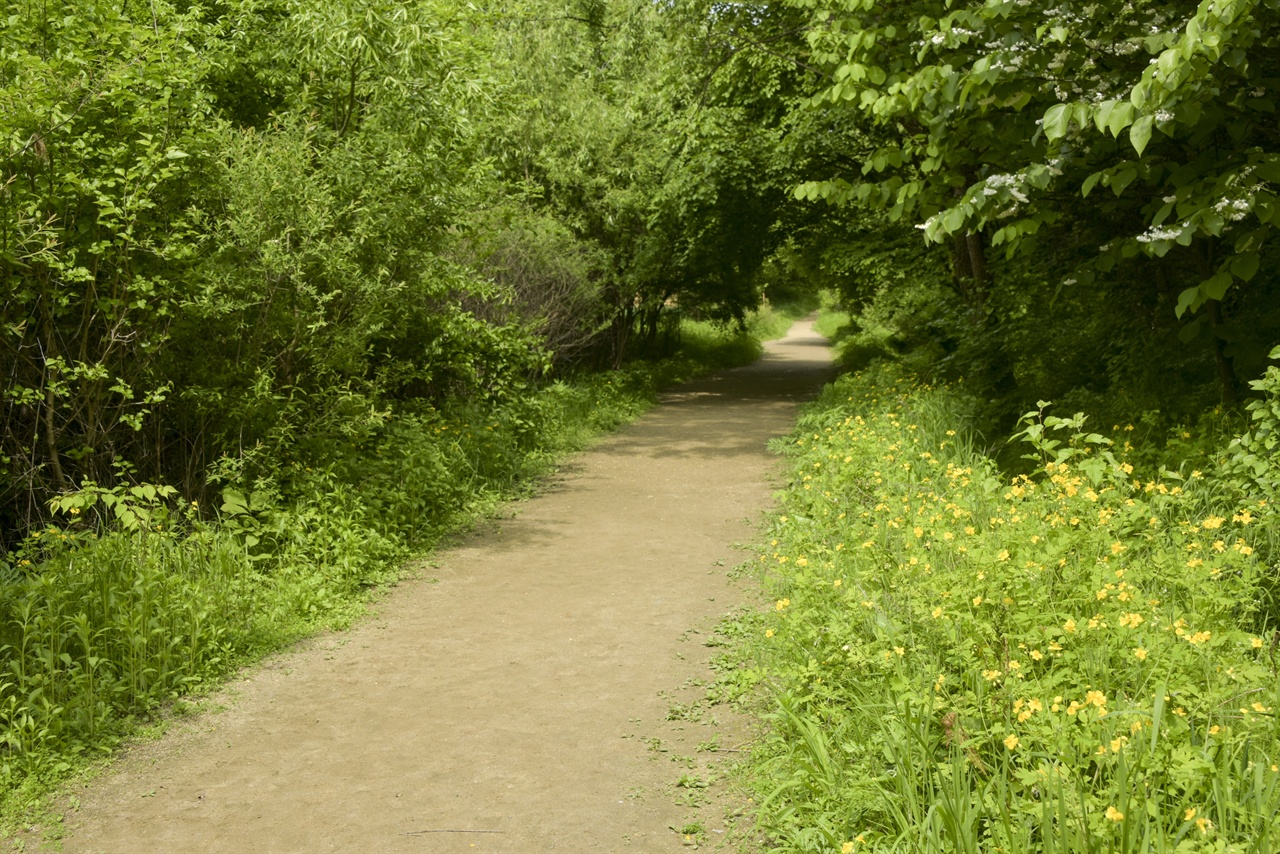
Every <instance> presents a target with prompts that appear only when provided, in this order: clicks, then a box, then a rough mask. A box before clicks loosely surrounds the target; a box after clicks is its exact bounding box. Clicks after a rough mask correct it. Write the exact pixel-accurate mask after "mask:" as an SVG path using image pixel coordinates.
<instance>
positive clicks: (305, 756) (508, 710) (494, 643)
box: [63, 322, 830, 854]
mask: <svg viewBox="0 0 1280 854" xmlns="http://www.w3.org/2000/svg"><path fill="white" fill-rule="evenodd" d="M825 345H826V342H825V341H824V340H823V339H821V338H820V337H818V336H817V335H816V334H815V333H814V332H813V330H812V325H811V324H809V323H806V322H802V323H798V324H796V326H795V327H793V328H792V331H791V333H790V335H788V337H787V338H785V339H783V340H781V341H776V342H772V343H770V344H769V345H768V351H767V354H766V356H765V358H763V359H762V360H760V361H759V362H757V363H756V364H754V365H751V366H749V367H746V368H742V369H738V370H735V371H728V372H725V373H723V374H720V375H718V376H715V377H711V378H708V379H704V380H700V381H697V382H694V383H690V384H688V385H685V386H681V387H680V388H678V389H676V390H674V391H673V392H671V393H669V394H667V395H665V396H664V399H663V402H662V404H661V405H660V406H658V407H656V408H655V409H654V410H653V411H651V412H650V413H649V414H647V415H646V416H645V417H644V418H642V419H641V420H639V421H638V422H636V423H635V424H633V425H631V426H630V427H628V428H626V429H624V430H622V431H620V432H619V433H618V434H616V435H614V436H612V437H610V438H608V439H607V440H605V441H603V442H601V443H600V444H599V445H598V446H597V447H595V448H594V449H593V450H591V451H589V452H586V453H583V454H581V455H579V456H577V457H574V458H573V459H572V460H571V461H570V462H569V463H568V464H567V465H565V466H564V468H563V470H562V472H561V474H560V476H559V477H557V478H556V479H555V480H554V481H553V482H552V483H551V484H550V485H549V486H548V488H547V489H546V490H545V491H544V492H543V493H542V494H541V495H539V496H538V497H536V498H534V499H531V500H529V501H527V502H525V503H523V504H521V505H518V506H517V508H516V509H517V511H518V512H517V513H516V514H515V515H514V516H513V517H512V518H509V519H502V520H499V521H498V522H495V523H493V524H492V525H490V526H488V527H487V530H485V531H483V532H481V533H478V534H476V535H475V536H473V537H471V538H470V539H469V540H467V541H466V542H465V544H463V545H461V546H459V547H456V548H452V549H449V550H446V551H444V552H442V553H440V554H439V555H438V556H437V561H438V564H439V565H438V567H435V568H431V569H427V570H425V571H424V572H425V575H424V578H423V579H422V580H414V581H408V582H405V583H403V584H401V585H400V586H399V587H397V588H396V589H395V590H394V591H392V592H391V593H390V594H389V595H388V596H387V597H386V598H385V599H383V600H382V601H380V602H379V603H378V604H377V605H376V607H375V609H374V610H375V613H374V614H373V616H372V617H371V618H369V619H367V620H365V621H364V622H363V623H362V624H361V625H360V626H358V627H357V628H355V629H353V630H352V631H350V632H346V633H343V634H339V635H330V636H326V637H323V638H319V639H317V640H315V641H313V642H311V643H309V644H307V645H305V646H304V648H302V649H299V650H295V651H291V652H289V653H286V654H283V655H280V656H277V657H275V658H273V659H272V660H270V661H268V662H267V663H265V664H264V665H262V666H260V667H258V668H255V669H254V670H253V671H252V672H250V673H249V674H247V675H246V676H245V677H244V678H243V679H241V680H239V681H237V682H236V683H234V684H233V685H231V686H230V687H229V688H228V689H227V690H226V691H225V692H224V694H223V695H221V696H220V698H219V701H220V702H221V704H222V705H224V706H226V708H225V709H224V710H222V711H220V712H215V713H210V714H207V715H201V716H199V717H197V718H195V719H193V720H191V721H188V722H184V723H182V724H179V725H176V726H175V727H174V728H173V732H171V733H170V734H169V735H167V736H166V737H165V738H163V739H161V740H160V741H158V742H155V743H149V744H143V745H141V746H139V747H137V748H135V749H134V750H132V751H131V752H130V754H129V755H128V756H127V757H125V758H124V759H122V760H121V761H120V762H118V763H117V764H116V766H115V767H114V768H113V769H112V770H111V771H110V773H109V774H107V775H105V776H103V777H102V778H100V779H99V780H97V781H95V782H94V783H92V784H91V785H90V786H88V787H87V788H85V789H84V790H82V791H81V792H79V793H78V806H77V807H76V808H75V809H72V810H68V812H67V815H66V833H65V836H64V838H63V845H64V850H66V851H68V852H78V851H104V852H135V851H136V852H178V851H182V852H235V854H243V853H244V852H258V851H263V852H275V851H281V852H283V851H299V852H321V851H379V852H398V851H408V852H431V854H453V852H525V854H541V852H593V854H594V852H614V851H636V852H642V853H643V854H650V852H662V851H675V850H678V849H679V848H680V847H681V845H682V844H683V838H682V836H681V835H680V834H679V833H677V832H675V831H679V830H681V829H683V828H684V827H685V825H686V824H689V823H691V822H692V821H693V820H694V819H697V820H699V821H701V823H702V824H703V825H704V826H705V829H706V833H707V836H706V841H707V842H713V841H714V840H715V839H716V838H717V836H716V834H717V832H721V831H723V829H724V827H725V825H724V823H723V819H722V815H721V814H720V812H719V811H718V810H716V809H713V808H711V807H706V808H704V809H702V810H701V811H698V810H696V808H695V805H696V804H697V803H698V802H700V801H701V800H702V799H703V798H704V797H705V790H703V789H702V788H701V787H700V786H699V785H698V782H699V779H696V778H701V779H705V775H706V772H705V770H704V769H703V768H702V763H703V762H704V761H705V758H706V753H705V752H701V753H700V752H699V751H698V744H699V743H705V742H708V741H711V740H712V739H713V738H715V737H716V732H717V731H719V732H720V736H719V740H720V744H721V746H729V740H730V739H731V738H732V732H733V722H732V721H730V720H727V719H726V716H727V715H728V714H729V713H728V712H726V711H724V710H723V709H719V708H717V709H712V710H705V709H702V708H700V707H699V705H698V704H697V701H698V700H699V698H700V697H701V696H702V694H703V691H704V689H702V688H699V687H698V682H699V680H708V679H709V678H710V673H709V672H708V670H707V667H706V662H707V660H708V658H709V657H710V650H708V649H707V648H706V647H704V646H703V644H702V643H701V642H700V640H702V639H705V638H706V636H707V634H708V633H709V632H710V630H711V629H712V627H713V626H714V624H715V622H716V620H717V619H718V618H719V617H720V616H721V615H723V614H724V613H726V612H727V611H730V610H732V609H733V607H734V606H735V605H736V603H737V602H739V601H740V595H739V594H738V593H737V592H736V591H735V590H734V588H733V586H732V585H731V584H730V583H729V581H728V580H727V578H726V573H727V570H728V569H729V568H730V567H732V566H733V565H734V564H736V563H739V562H741V561H742V560H744V559H746V557H747V555H745V554H744V553H743V552H741V551H739V550H735V549H734V548H733V544H734V543H735V542H736V541H745V540H748V539H750V538H751V536H752V530H751V527H750V524H749V523H750V522H751V521H754V520H755V519H756V518H757V517H758V514H759V512H760V511H761V510H762V509H764V508H765V507H767V505H768V502H769V494H770V488H769V473H770V470H771V469H772V467H773V460H772V459H771V457H770V455H769V454H768V453H767V452H766V449H765V442H766V441H767V440H768V439H769V438H770V437H773V436H776V435H779V434H781V433H784V432H786V431H787V430H788V429H789V428H790V426H791V423H792V419H793V416H794V412H795V406H796V403H797V402H798V401H800V400H802V399H805V398H807V397H809V396H811V395H812V394H813V393H814V392H815V391H816V390H817V388H818V387H819V386H820V384H821V383H822V382H823V381H825V380H826V379H827V378H828V376H829V373H830V356H829V351H828V350H827V348H826V346H825ZM428 579H432V580H434V581H435V583H430V582H429V580H428ZM681 686H683V687H681ZM713 716H717V717H719V718H720V720H719V723H718V724H717V723H716V722H714V721H713V719H712V718H713ZM672 760H674V761H672ZM682 774H684V775H688V776H687V778H686V784H685V786H683V787H677V786H676V782H677V781H678V780H679V779H680V777H681V775H682ZM680 801H683V802H684V803H681V802H680ZM673 827H674V828H675V831H673V829H672V828H673Z"/></svg>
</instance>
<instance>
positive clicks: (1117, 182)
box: [1111, 166, 1138, 196]
mask: <svg viewBox="0 0 1280 854" xmlns="http://www.w3.org/2000/svg"><path fill="white" fill-rule="evenodd" d="M1137 177H1138V170H1137V169H1134V168H1133V167H1132V166H1128V167H1125V168H1124V169H1121V170H1120V171H1119V172H1117V173H1116V174H1114V175H1112V176H1111V192H1113V193H1115V194H1116V195H1117V196H1119V195H1120V194H1121V193H1123V192H1124V188H1125V187H1127V186H1129V185H1130V184H1132V183H1133V179H1134V178H1137Z"/></svg>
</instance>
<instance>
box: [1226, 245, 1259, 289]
mask: <svg viewBox="0 0 1280 854" xmlns="http://www.w3.org/2000/svg"><path fill="white" fill-rule="evenodd" d="M1259 261H1260V259H1259V258H1258V253H1257V252H1245V253H1243V254H1241V255H1237V256H1236V257H1234V258H1232V259H1231V275H1233V276H1235V277H1236V278H1237V279H1240V280H1241V281H1244V282H1247V281H1249V280H1250V279H1252V278H1253V277H1254V275H1255V274H1256V273H1257V272H1258V263H1259Z"/></svg>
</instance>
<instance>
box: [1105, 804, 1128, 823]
mask: <svg viewBox="0 0 1280 854" xmlns="http://www.w3.org/2000/svg"><path fill="white" fill-rule="evenodd" d="M1107 819H1108V820H1110V821H1116V822H1120V821H1124V813H1122V812H1120V810H1118V809H1116V808H1115V807H1107Z"/></svg>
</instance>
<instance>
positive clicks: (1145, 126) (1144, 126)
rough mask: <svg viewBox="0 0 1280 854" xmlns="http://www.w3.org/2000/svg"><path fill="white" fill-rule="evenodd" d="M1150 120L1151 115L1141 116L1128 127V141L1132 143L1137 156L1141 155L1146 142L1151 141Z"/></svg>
mask: <svg viewBox="0 0 1280 854" xmlns="http://www.w3.org/2000/svg"><path fill="white" fill-rule="evenodd" d="M1152 121H1153V119H1152V117H1151V116H1143V117H1142V118H1140V119H1138V120H1137V121H1136V122H1134V123H1133V127H1131V128H1129V142H1131V143H1132V144H1133V149H1134V151H1136V152H1138V156H1139V157H1141V156H1142V152H1143V151H1144V150H1145V149H1146V147H1147V143H1148V142H1150V141H1151V123H1152Z"/></svg>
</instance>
